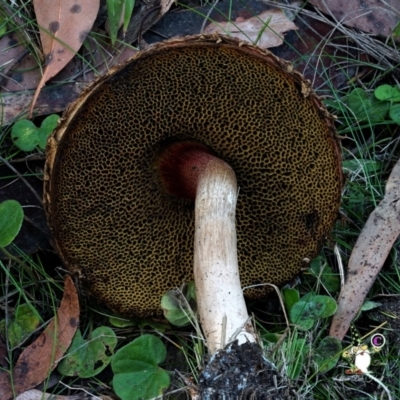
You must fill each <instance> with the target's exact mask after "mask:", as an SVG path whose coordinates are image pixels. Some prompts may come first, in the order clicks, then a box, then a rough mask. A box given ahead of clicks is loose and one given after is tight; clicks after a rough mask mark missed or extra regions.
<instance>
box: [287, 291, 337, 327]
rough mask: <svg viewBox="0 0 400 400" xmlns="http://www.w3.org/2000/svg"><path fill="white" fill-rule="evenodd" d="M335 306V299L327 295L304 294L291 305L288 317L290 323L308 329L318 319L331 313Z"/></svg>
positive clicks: (333, 311)
mask: <svg viewBox="0 0 400 400" xmlns="http://www.w3.org/2000/svg"><path fill="white" fill-rule="evenodd" d="M336 308H337V305H336V302H335V300H333V299H332V298H331V297H329V296H315V295H314V296H307V297H306V296H304V297H303V298H302V299H301V300H300V301H299V302H297V303H296V304H295V305H294V306H293V307H292V309H291V310H290V312H289V318H290V320H291V322H292V323H294V324H297V325H299V326H300V327H302V328H303V329H305V330H309V329H311V328H312V327H313V325H314V322H315V321H317V320H318V319H321V318H328V317H330V316H331V315H333V314H334V313H335V311H336Z"/></svg>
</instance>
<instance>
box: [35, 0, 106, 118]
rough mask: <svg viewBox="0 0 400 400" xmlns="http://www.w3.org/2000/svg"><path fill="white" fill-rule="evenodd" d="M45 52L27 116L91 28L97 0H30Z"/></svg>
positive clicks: (97, 3) (98, 0)
mask: <svg viewBox="0 0 400 400" xmlns="http://www.w3.org/2000/svg"><path fill="white" fill-rule="evenodd" d="M33 6H34V8H35V13H36V19H37V23H38V26H39V30H40V41H41V43H42V49H43V53H44V56H45V65H44V68H43V74H42V78H41V80H40V82H39V84H38V86H37V88H36V92H35V94H34V96H33V100H32V104H31V107H30V109H29V116H30V117H31V116H32V113H33V108H34V106H35V102H36V99H37V97H38V96H39V93H40V91H41V89H42V87H43V86H44V85H45V83H46V82H47V81H48V80H49V79H50V78H52V77H53V76H55V75H56V74H57V73H58V72H60V71H61V70H62V69H63V68H64V67H65V66H66V65H67V64H68V63H69V62H70V61H71V60H72V58H73V57H74V55H75V54H76V52H77V51H78V50H79V49H80V48H81V46H82V44H83V42H84V40H85V39H86V36H87V35H88V33H89V32H90V30H91V29H92V26H93V23H94V21H95V19H96V16H97V13H98V11H99V7H100V0H85V1H82V0H80V1H76V0H33Z"/></svg>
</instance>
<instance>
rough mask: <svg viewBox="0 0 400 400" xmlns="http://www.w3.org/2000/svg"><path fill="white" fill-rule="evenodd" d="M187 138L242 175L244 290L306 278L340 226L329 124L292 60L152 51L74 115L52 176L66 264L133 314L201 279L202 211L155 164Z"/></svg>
mask: <svg viewBox="0 0 400 400" xmlns="http://www.w3.org/2000/svg"><path fill="white" fill-rule="evenodd" d="M179 140H194V141H198V142H200V143H202V144H204V145H206V146H207V147H208V148H210V149H211V151H213V152H215V154H216V155H217V156H218V157H220V158H221V159H223V160H224V161H226V162H227V163H228V164H230V166H231V167H232V168H233V170H234V171H235V173H236V176H237V180H238V185H239V187H240V190H239V198H238V203H237V211H236V221H237V241H238V257H239V268H240V277H241V282H242V286H243V287H247V286H251V285H260V284H264V283H273V284H276V285H280V284H283V283H284V282H286V281H288V280H290V279H292V278H293V277H295V276H296V275H298V274H299V273H300V272H301V271H302V270H303V269H304V268H305V267H307V264H308V262H309V260H311V259H312V258H313V257H315V256H316V254H317V252H318V251H319V249H320V247H321V245H322V243H323V241H324V239H325V237H326V234H327V233H328V231H329V230H330V229H331V227H332V225H333V223H334V221H335V219H336V218H337V214H338V208H339V201H340V193H341V187H342V173H341V167H340V150H339V146H338V141H337V138H336V135H335V129H334V123H333V118H332V116H330V114H329V113H328V112H327V110H326V109H325V107H324V106H323V104H322V103H321V101H320V100H319V99H318V97H317V96H316V95H315V94H314V92H313V91H312V89H311V88H310V84H309V82H308V81H306V80H305V79H304V78H303V77H302V76H301V75H300V74H299V73H297V72H295V71H293V68H292V66H291V65H290V64H289V63H287V62H285V61H283V60H281V59H279V58H277V57H276V56H274V55H273V54H272V53H270V52H269V51H267V50H264V49H260V48H258V47H255V46H253V45H250V44H247V43H243V42H240V41H238V40H235V39H232V38H227V37H222V36H216V35H210V36H191V37H186V38H178V39H172V40H169V41H167V42H164V43H161V44H156V45H153V46H151V47H149V48H148V49H146V50H144V51H141V52H139V53H138V54H136V55H135V56H134V57H133V58H132V59H130V60H129V61H128V62H127V63H125V64H123V65H121V66H119V67H117V68H115V69H113V70H111V71H110V72H109V73H108V74H107V75H106V76H103V77H101V78H100V79H98V80H97V81H96V82H94V83H93V84H92V85H91V86H90V87H89V88H88V89H87V90H85V91H84V92H83V93H82V95H81V96H80V97H79V99H78V100H77V101H76V102H75V103H73V104H72V105H71V106H70V107H69V108H68V110H67V111H66V113H65V115H64V117H63V119H62V121H61V123H60V125H59V127H58V128H57V130H56V131H55V132H54V134H53V135H52V137H51V138H50V139H49V143H48V149H47V160H46V168H45V197H44V200H45V208H46V212H47V216H48V222H49V226H50V228H51V229H52V231H53V234H54V240H55V245H56V248H57V251H58V253H59V255H60V257H61V258H62V260H63V262H64V263H65V265H66V266H67V268H69V269H70V270H71V271H72V272H76V273H78V274H79V276H80V277H81V278H82V280H83V282H84V283H85V284H86V286H87V287H88V289H89V291H90V292H91V294H93V295H94V296H95V297H96V298H97V299H99V300H100V301H102V302H103V303H105V304H106V305H107V306H108V307H110V308H111V309H112V310H114V311H117V312H119V313H122V314H125V315H135V316H146V315H147V316H149V315H157V314H159V313H160V299H161V296H162V295H163V294H164V293H165V292H166V291H168V290H170V289H173V288H176V287H179V286H180V285H182V284H183V283H185V282H188V281H190V280H192V279H193V237H194V205H193V203H192V202H190V201H187V200H184V199H179V198H176V197H174V196H171V195H169V194H168V193H167V192H166V191H165V190H164V189H163V188H162V185H161V184H160V182H159V174H158V172H157V167H156V164H157V154H159V152H160V151H161V150H162V149H163V148H164V146H166V145H167V144H169V143H170V142H172V141H179ZM268 291H270V287H269V286H266V285H260V286H257V287H255V288H251V289H246V290H245V292H244V293H245V295H246V296H248V297H250V298H260V297H262V296H264V295H265V294H266V293H267V292H268Z"/></svg>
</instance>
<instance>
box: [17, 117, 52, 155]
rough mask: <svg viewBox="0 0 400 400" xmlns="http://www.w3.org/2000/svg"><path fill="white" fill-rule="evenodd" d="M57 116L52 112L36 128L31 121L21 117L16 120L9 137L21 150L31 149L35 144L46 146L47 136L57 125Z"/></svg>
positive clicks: (43, 147)
mask: <svg viewBox="0 0 400 400" xmlns="http://www.w3.org/2000/svg"><path fill="white" fill-rule="evenodd" d="M58 120H59V116H58V115H57V114H52V115H49V116H48V117H46V118H45V119H44V120H43V122H42V125H41V126H40V127H39V128H38V127H37V126H36V125H34V124H33V122H31V121H29V120H27V119H22V120H20V121H17V122H16V123H15V124H14V126H13V127H12V129H11V138H12V139H13V141H14V144H15V145H16V146H17V147H18V148H20V149H21V150H22V151H32V150H34V149H35V148H36V147H37V146H39V147H40V148H41V149H42V150H44V149H45V148H46V144H47V138H48V137H49V136H50V134H51V132H53V130H54V129H55V128H56V127H57V124H58Z"/></svg>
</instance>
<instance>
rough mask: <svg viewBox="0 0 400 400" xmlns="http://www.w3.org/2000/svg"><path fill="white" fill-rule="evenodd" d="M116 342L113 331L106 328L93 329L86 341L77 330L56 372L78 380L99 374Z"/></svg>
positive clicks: (111, 354)
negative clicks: (78, 378)
mask: <svg viewBox="0 0 400 400" xmlns="http://www.w3.org/2000/svg"><path fill="white" fill-rule="evenodd" d="M117 341H118V340H117V337H116V335H115V333H114V331H113V330H112V329H111V328H109V327H106V326H101V327H99V328H97V329H95V330H94V331H93V332H92V334H91V335H90V337H89V339H88V340H87V341H86V340H84V339H83V338H82V334H81V331H80V330H79V329H78V330H77V331H76V333H75V336H74V338H73V340H72V343H71V346H70V347H69V349H68V354H67V355H66V356H65V358H63V360H62V361H61V362H60V363H59V365H58V372H60V373H61V374H62V375H66V376H79V377H80V378H91V377H92V376H95V375H97V374H99V373H100V372H101V371H103V369H104V368H106V367H107V365H108V364H109V363H110V361H111V358H112V356H113V354H114V349H115V346H116V345H117Z"/></svg>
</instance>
